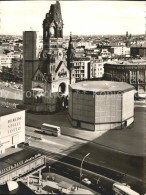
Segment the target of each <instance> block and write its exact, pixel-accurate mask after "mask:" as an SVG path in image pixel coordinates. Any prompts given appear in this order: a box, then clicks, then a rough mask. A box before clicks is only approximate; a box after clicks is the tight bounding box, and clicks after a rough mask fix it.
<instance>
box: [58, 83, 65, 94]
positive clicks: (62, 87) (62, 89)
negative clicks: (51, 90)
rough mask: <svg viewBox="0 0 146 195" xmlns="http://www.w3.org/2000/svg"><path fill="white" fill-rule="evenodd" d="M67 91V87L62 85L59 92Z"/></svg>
mask: <svg viewBox="0 0 146 195" xmlns="http://www.w3.org/2000/svg"><path fill="white" fill-rule="evenodd" d="M65 91H66V85H65V83H61V84H60V85H59V92H60V93H65Z"/></svg>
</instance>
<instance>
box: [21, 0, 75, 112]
mask: <svg viewBox="0 0 146 195" xmlns="http://www.w3.org/2000/svg"><path fill="white" fill-rule="evenodd" d="M33 33H36V32H33V31H32V34H33ZM27 34H31V31H29V32H24V35H25V36H24V79H23V82H24V88H23V91H24V96H23V101H24V104H28V105H30V108H31V110H33V111H49V112H54V111H56V110H58V109H59V104H60V102H61V99H62V97H67V96H68V86H69V84H72V83H75V78H74V70H73V68H72V56H73V53H72V52H73V50H72V48H71V45H72V38H71V37H70V42H69V48H68V51H67V52H66V51H65V50H64V48H63V47H62V44H63V20H62V15H61V7H60V3H59V2H58V1H57V2H56V3H55V4H52V5H51V6H50V11H49V13H47V14H46V17H45V19H44V21H43V50H42V52H41V54H40V57H38V54H37V52H36V51H37V50H35V51H33V50H31V51H30V53H31V52H32V53H33V52H36V55H35V56H36V58H34V59H30V58H31V57H30V56H31V55H30V53H29V55H30V56H29V59H26V58H28V57H25V56H27V55H25V51H26V52H28V50H29V48H30V44H32V45H33V44H34V41H32V42H31V41H30V42H29V41H27V42H29V43H26V41H25V40H26V39H27ZM28 36H29V35H28ZM33 38H34V36H33ZM35 43H37V41H35ZM36 47H37V46H36ZM31 48H34V47H33V46H32V47H31ZM32 56H33V55H32ZM28 63H29V64H28ZM30 67H33V68H30ZM28 75H30V76H28ZM28 83H29V84H28ZM28 90H29V91H31V97H30V95H29V97H27V95H28V94H27V92H28Z"/></svg>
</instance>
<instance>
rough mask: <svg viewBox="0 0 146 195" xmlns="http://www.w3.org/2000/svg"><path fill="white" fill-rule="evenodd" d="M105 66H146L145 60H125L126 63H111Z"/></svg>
mask: <svg viewBox="0 0 146 195" xmlns="http://www.w3.org/2000/svg"><path fill="white" fill-rule="evenodd" d="M105 64H109V65H131V66H133V65H146V60H127V61H111V62H107V63H105Z"/></svg>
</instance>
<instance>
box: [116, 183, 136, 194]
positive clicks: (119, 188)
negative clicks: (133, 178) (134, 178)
mask: <svg viewBox="0 0 146 195" xmlns="http://www.w3.org/2000/svg"><path fill="white" fill-rule="evenodd" d="M113 191H114V192H115V195H140V194H139V193H137V192H135V191H134V190H132V189H131V188H130V186H128V185H127V184H124V183H118V182H117V183H114V184H113Z"/></svg>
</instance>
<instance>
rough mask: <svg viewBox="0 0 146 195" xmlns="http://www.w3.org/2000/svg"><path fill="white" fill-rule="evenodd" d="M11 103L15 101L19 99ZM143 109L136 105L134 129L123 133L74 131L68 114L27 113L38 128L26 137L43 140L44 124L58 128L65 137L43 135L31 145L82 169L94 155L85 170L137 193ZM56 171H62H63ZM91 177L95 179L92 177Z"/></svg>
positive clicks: (141, 162) (29, 121) (140, 174)
mask: <svg viewBox="0 0 146 195" xmlns="http://www.w3.org/2000/svg"><path fill="white" fill-rule="evenodd" d="M10 91H11V89H10ZM13 98H14V97H13ZM11 101H12V102H15V100H11ZM143 106H144V105H141V103H136V107H135V121H134V124H132V125H131V126H130V127H128V128H126V129H123V130H122V131H117V130H111V131H107V132H98V133H94V132H88V131H86V130H78V129H74V128H72V126H71V124H70V123H69V121H68V118H67V112H66V111H62V112H59V113H56V114H45V115H42V114H41V113H40V114H39V113H38V114H35V113H26V124H27V125H31V126H34V128H32V127H26V135H27V136H32V137H33V135H35V136H37V137H39V138H41V134H39V133H38V132H37V131H36V130H37V129H36V128H37V127H39V128H40V127H41V124H42V123H43V122H47V123H50V124H54V125H58V126H60V127H61V130H62V134H63V135H61V136H60V137H53V136H44V135H43V138H44V141H43V143H42V141H40V140H33V141H32V142H31V145H32V146H34V147H37V148H39V147H40V148H42V149H44V150H47V151H50V152H51V153H50V155H51V157H52V156H53V157H54V156H55V159H56V160H60V161H62V162H65V163H67V164H70V165H74V166H78V167H79V166H80V163H81V160H82V158H83V157H84V156H85V155H86V154H87V153H88V152H89V153H90V156H89V157H88V158H87V159H86V161H85V163H84V168H85V169H87V170H90V171H93V172H94V173H99V174H101V175H104V176H107V177H109V178H112V179H115V180H118V181H122V182H126V183H128V184H129V185H130V186H131V187H132V188H133V189H134V190H136V191H137V192H141V191H142V180H143V167H144V158H143V154H144V142H141V140H143V137H144V126H145V123H144V122H145V118H144V111H145V108H144V107H143ZM59 154H60V155H59ZM65 155H68V157H67V156H65ZM58 162H59V161H58ZM70 165H66V166H70ZM53 166H55V164H54V165H53ZM66 166H65V168H66ZM101 167H103V168H101ZM139 167H140V168H139ZM55 169H56V168H55ZM56 170H57V171H60V169H59V168H58V169H56ZM61 170H62V168H61ZM60 174H63V173H62V172H60ZM71 174H72V173H71ZM71 174H69V175H71ZM92 174H93V173H92ZM92 174H91V175H92ZM119 175H120V176H119ZM121 175H123V177H122V176H121ZM89 178H90V179H91V180H92V176H91V177H90V176H89ZM76 179H77V177H76ZM93 183H94V182H93ZM104 183H105V182H104Z"/></svg>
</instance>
